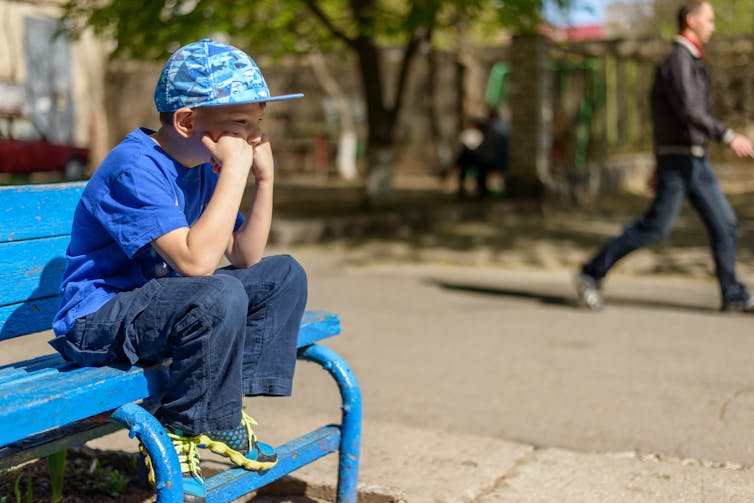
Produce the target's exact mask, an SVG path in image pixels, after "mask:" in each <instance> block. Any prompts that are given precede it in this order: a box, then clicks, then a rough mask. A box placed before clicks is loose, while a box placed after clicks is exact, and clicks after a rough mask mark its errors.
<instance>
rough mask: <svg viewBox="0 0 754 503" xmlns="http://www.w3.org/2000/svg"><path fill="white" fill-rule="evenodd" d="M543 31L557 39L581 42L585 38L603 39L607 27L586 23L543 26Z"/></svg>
mask: <svg viewBox="0 0 754 503" xmlns="http://www.w3.org/2000/svg"><path fill="white" fill-rule="evenodd" d="M541 32H542V33H543V34H545V35H547V36H549V37H551V38H553V39H555V40H568V41H571V42H581V41H584V40H602V39H603V38H605V27H604V26H603V25H601V24H585V25H581V26H552V25H544V26H542V29H541Z"/></svg>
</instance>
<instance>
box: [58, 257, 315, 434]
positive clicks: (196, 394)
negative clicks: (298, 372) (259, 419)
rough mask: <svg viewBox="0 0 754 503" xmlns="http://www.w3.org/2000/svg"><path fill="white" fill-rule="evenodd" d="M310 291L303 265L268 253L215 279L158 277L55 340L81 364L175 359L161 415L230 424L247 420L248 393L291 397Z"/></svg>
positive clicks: (205, 424)
mask: <svg viewBox="0 0 754 503" xmlns="http://www.w3.org/2000/svg"><path fill="white" fill-rule="evenodd" d="M306 296H307V280H306V273H305V272H304V270H303V268H302V267H301V266H300V265H299V264H298V262H296V261H295V260H294V259H293V258H291V257H289V256H285V255H281V256H274V257H267V258H265V259H263V260H262V261H260V262H259V263H257V264H255V265H253V266H252V267H250V268H248V269H231V268H227V269H221V270H218V271H217V272H216V273H215V274H214V275H213V276H201V277H166V278H159V279H153V280H151V281H149V282H148V283H147V284H145V285H144V286H143V287H141V288H138V289H135V290H132V291H127V292H121V293H119V294H118V295H116V296H115V297H114V298H113V299H111V300H110V301H109V302H108V303H107V304H105V305H104V306H102V307H101V308H100V309H99V310H98V311H97V312H95V313H93V314H91V315H89V316H86V317H84V318H81V319H79V320H77V321H76V323H75V326H74V328H73V329H72V330H71V332H70V333H69V334H67V335H66V336H65V337H58V338H56V339H54V340H53V341H51V344H52V345H53V347H55V349H57V350H58V351H60V353H61V354H63V356H64V357H66V358H68V359H69V360H72V361H75V362H77V363H80V364H82V365H107V364H110V363H116V362H130V363H132V364H133V363H137V362H149V361H161V360H164V359H166V358H172V362H171V364H170V368H169V381H168V386H167V391H166V393H165V395H164V396H163V398H162V404H161V409H160V411H159V413H158V416H159V418H160V420H161V421H162V422H163V423H165V424H170V425H172V426H175V427H177V428H180V429H183V430H185V431H189V432H193V433H201V432H207V431H211V430H227V429H232V428H235V427H236V426H238V424H239V423H240V422H241V406H242V398H243V396H244V395H247V396H254V395H278V396H279V395H283V396H285V395H290V393H291V387H292V382H293V372H294V369H295V365H296V345H297V340H298V330H299V326H300V323H301V317H302V315H303V312H304V307H305V305H306Z"/></svg>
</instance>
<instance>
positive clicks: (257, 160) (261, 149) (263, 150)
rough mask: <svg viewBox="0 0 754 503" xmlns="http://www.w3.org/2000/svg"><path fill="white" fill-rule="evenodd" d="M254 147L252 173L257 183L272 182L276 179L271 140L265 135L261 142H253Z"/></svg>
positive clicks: (260, 139)
mask: <svg viewBox="0 0 754 503" xmlns="http://www.w3.org/2000/svg"><path fill="white" fill-rule="evenodd" d="M252 145H253V146H254V162H253V163H252V165H251V172H252V173H253V174H254V178H255V179H256V181H257V182H262V181H271V180H272V179H273V177H274V169H275V161H274V159H273V157H272V147H271V146H270V139H269V137H268V136H267V135H266V134H263V135H262V136H261V137H260V138H259V140H257V141H254V142H252Z"/></svg>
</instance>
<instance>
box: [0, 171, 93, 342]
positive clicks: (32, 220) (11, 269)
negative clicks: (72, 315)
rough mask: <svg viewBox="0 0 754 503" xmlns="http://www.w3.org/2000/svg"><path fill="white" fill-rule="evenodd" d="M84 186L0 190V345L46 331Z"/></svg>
mask: <svg viewBox="0 0 754 503" xmlns="http://www.w3.org/2000/svg"><path fill="white" fill-rule="evenodd" d="M85 185H86V183H85V182H74V183H61V184H50V185H22V186H8V187H0V215H2V217H1V218H0V340H4V339H10V338H13V337H18V336H20V335H25V334H29V333H33V332H39V331H42V330H47V329H49V328H50V325H51V323H52V318H53V316H55V312H56V311H57V309H58V305H59V302H60V298H59V296H58V287H59V286H60V279H61V277H62V274H63V269H64V268H65V251H66V248H67V246H68V241H69V240H70V234H71V222H72V221H73V213H74V210H75V208H76V204H77V203H78V201H79V199H80V198H81V193H82V192H83V190H84V187H85Z"/></svg>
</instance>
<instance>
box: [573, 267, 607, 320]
mask: <svg viewBox="0 0 754 503" xmlns="http://www.w3.org/2000/svg"><path fill="white" fill-rule="evenodd" d="M574 285H575V286H576V294H577V295H578V297H579V304H581V305H582V306H586V307H587V308H589V309H591V310H592V311H600V310H601V309H602V308H603V307H604V303H603V301H602V291H601V290H600V282H599V281H598V280H597V279H595V278H593V277H592V276H590V275H588V274H587V273H585V272H579V273H577V274H576V277H575V278H574Z"/></svg>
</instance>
